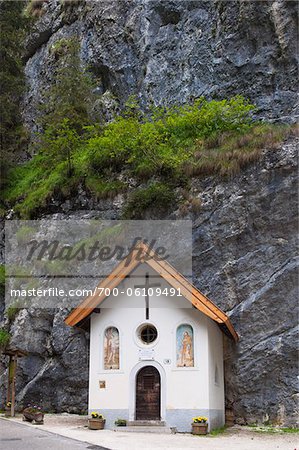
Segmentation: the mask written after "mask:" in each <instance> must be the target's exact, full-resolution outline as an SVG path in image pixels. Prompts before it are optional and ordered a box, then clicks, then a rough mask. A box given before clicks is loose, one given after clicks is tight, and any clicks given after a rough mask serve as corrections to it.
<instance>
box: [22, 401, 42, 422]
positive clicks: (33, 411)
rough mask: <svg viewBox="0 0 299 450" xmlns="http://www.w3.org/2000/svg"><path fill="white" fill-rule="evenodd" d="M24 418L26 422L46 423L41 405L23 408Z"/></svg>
mask: <svg viewBox="0 0 299 450" xmlns="http://www.w3.org/2000/svg"><path fill="white" fill-rule="evenodd" d="M23 420H24V421H25V422H33V421H34V423H35V424H36V425H42V424H43V423H44V413H43V411H42V409H41V408H40V407H39V406H30V405H28V406H27V407H26V408H25V409H24V410H23Z"/></svg>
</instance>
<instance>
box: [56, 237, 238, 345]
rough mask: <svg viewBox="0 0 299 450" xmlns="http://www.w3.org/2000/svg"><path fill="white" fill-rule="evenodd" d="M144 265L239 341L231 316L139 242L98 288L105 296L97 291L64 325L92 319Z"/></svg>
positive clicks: (76, 309)
mask: <svg viewBox="0 0 299 450" xmlns="http://www.w3.org/2000/svg"><path fill="white" fill-rule="evenodd" d="M142 263H145V264H148V266H150V267H151V268H152V269H153V270H154V271H155V272H157V273H158V274H159V275H160V276H161V277H162V278H164V279H165V280H166V281H167V283H169V285H170V286H172V287H174V288H175V289H180V292H181V294H182V295H183V296H184V297H185V298H186V299H187V300H189V301H190V302H191V303H192V305H193V306H194V307H195V308H196V309H198V310H199V311H201V312H202V313H203V314H205V315H206V316H208V317H209V318H211V319H212V320H214V321H215V322H216V323H217V324H218V325H219V327H220V329H221V330H222V331H223V332H224V333H226V334H227V335H228V336H230V337H231V338H233V339H234V340H235V341H236V342H237V341H238V339H239V337H238V334H237V332H236V331H235V329H234V327H233V325H232V323H231V321H230V320H229V317H228V316H227V315H226V314H225V313H224V312H223V311H222V310H221V309H220V308H218V306H216V305H215V304H214V303H213V302H212V301H211V300H210V299H208V298H207V297H206V296H205V295H203V294H202V293H201V292H200V291H199V290H198V289H197V288H196V287H195V286H193V285H192V284H191V283H190V282H189V281H188V280H187V279H186V278H185V277H184V276H183V275H182V274H180V273H179V272H178V271H177V270H176V269H175V268H174V267H173V266H172V265H171V264H170V263H169V262H167V261H165V260H161V258H160V257H159V256H158V255H157V254H156V253H155V252H154V251H153V250H151V249H150V248H149V247H148V246H147V245H146V244H144V243H143V242H139V243H137V244H136V246H135V247H134V248H133V249H132V251H131V252H130V253H129V255H128V256H127V257H126V258H124V259H123V260H122V261H121V262H120V263H119V264H118V265H117V266H116V267H115V268H114V270H113V271H112V272H111V273H110V275H108V276H107V278H105V279H104V280H102V281H101V282H100V283H99V285H98V288H103V291H102V294H101V295H98V292H96V293H95V294H94V295H91V296H89V297H87V298H86V299H85V300H84V301H83V302H82V303H81V304H80V305H79V306H78V307H77V308H75V309H74V310H73V311H72V312H71V313H70V314H69V315H68V317H67V318H66V319H65V323H66V324H67V325H70V326H75V325H78V324H79V323H80V322H82V320H84V319H85V318H86V317H87V316H89V315H90V314H91V313H92V312H93V311H94V309H95V308H97V307H99V305H100V304H101V302H103V300H105V298H106V295H105V288H108V289H110V291H112V289H113V288H115V287H117V286H118V285H119V283H120V282H121V281H122V280H123V279H124V278H126V277H127V276H128V275H129V274H130V273H131V272H132V271H133V270H134V269H135V268H136V267H137V266H138V265H139V264H142ZM108 289H107V290H106V292H107V291H108Z"/></svg>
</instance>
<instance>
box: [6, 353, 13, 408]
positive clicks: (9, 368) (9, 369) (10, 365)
mask: <svg viewBox="0 0 299 450" xmlns="http://www.w3.org/2000/svg"><path fill="white" fill-rule="evenodd" d="M11 369H12V357H11V355H9V363H8V377H7V394H6V405H5V410H6V411H7V409H8V406H7V405H8V403H9V402H11V374H12V370H11ZM7 414H8V412H7ZM10 415H11V407H10Z"/></svg>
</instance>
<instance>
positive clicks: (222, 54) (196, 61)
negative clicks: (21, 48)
mask: <svg viewBox="0 0 299 450" xmlns="http://www.w3.org/2000/svg"><path fill="white" fill-rule="evenodd" d="M62 3H63V2H58V1H57V0H51V1H49V2H45V3H44V6H43V10H44V15H43V16H41V18H40V19H39V20H38V22H37V23H36V25H35V29H34V31H33V32H32V34H31V36H30V38H29V39H28V43H27V54H26V58H27V64H26V74H27V77H28V82H29V88H30V90H29V94H28V96H27V98H26V102H25V110H24V116H25V119H26V121H27V123H28V125H29V127H30V128H31V129H34V127H35V120H34V119H35V117H36V104H37V102H38V101H39V100H40V96H39V94H40V92H42V90H43V88H44V87H46V86H47V85H48V83H49V82H50V80H51V77H52V71H51V69H52V66H53V58H54V56H53V51H52V49H53V46H54V47H55V44H56V43H57V42H58V41H59V40H61V39H62V38H65V37H68V36H71V35H77V36H78V37H79V39H80V42H81V56H82V61H83V62H84V63H85V64H87V65H88V66H89V68H90V69H91V70H92V72H93V74H94V76H95V78H96V82H97V91H98V93H99V94H105V96H104V99H103V101H104V105H106V106H109V104H110V106H111V96H113V97H115V99H116V101H117V102H119V103H120V104H122V103H123V102H124V101H125V100H126V99H127V97H128V96H129V95H130V94H136V95H138V96H139V97H140V101H141V104H145V103H149V102H153V103H155V104H171V103H184V102H186V101H187V100H188V99H190V98H192V97H199V96H201V95H205V96H207V97H213V96H215V97H218V98H219V97H220V98H221V97H229V96H232V95H235V94H238V93H239V94H242V95H244V96H246V97H249V98H250V99H251V100H252V101H253V102H254V103H255V104H256V105H257V107H258V114H259V116H261V117H267V118H276V119H282V118H284V119H286V118H292V117H294V116H295V115H296V111H295V102H296V99H295V93H296V83H297V64H296V42H297V34H296V24H297V18H296V15H297V3H296V2H295V1H294V2H292V1H283V0H277V1H243V0H241V1H231V0H229V1H222V0H215V1H199V0H195V1H192V0H186V1H184V0H181V1H174V0H163V1H161V0H113V1H110V2H108V1H88V2H84V1H83V2H82V1H81V2H79V3H78V2H73V4H72V2H65V4H66V5H64V6H63V4H62ZM109 99H110V101H109ZM112 103H113V102H112ZM108 109H109V108H108Z"/></svg>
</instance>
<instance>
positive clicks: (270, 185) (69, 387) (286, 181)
mask: <svg viewBox="0 0 299 450" xmlns="http://www.w3.org/2000/svg"><path fill="white" fill-rule="evenodd" d="M44 9H45V14H44V15H43V16H42V17H41V18H40V19H39V20H38V22H37V23H36V25H35V30H34V32H33V33H32V34H31V36H30V37H29V39H28V44H27V64H26V74H27V78H28V86H29V92H28V95H27V96H26V98H25V102H24V118H25V121H26V123H27V125H28V126H29V128H30V129H31V130H33V131H34V129H35V127H36V125H35V119H36V109H35V108H36V104H37V103H38V102H39V101H40V100H41V99H40V93H41V92H42V90H43V88H44V87H46V86H47V84H49V83H50V82H51V79H52V62H51V58H53V52H51V48H52V47H53V45H54V44H55V42H57V41H59V40H61V39H62V38H64V37H67V36H70V35H73V34H77V35H78V36H79V38H80V41H81V55H82V61H83V62H84V63H86V64H89V66H90V67H91V70H92V71H93V73H94V75H95V77H96V80H97V85H98V93H99V94H103V96H102V97H100V101H101V102H102V103H101V104H102V105H104V106H103V108H104V114H106V115H107V116H109V108H110V107H111V105H112V106H113V104H114V105H115V101H116V103H119V104H120V106H121V105H122V104H123V102H124V101H125V100H126V98H127V96H128V95H129V94H131V93H136V94H137V95H138V96H139V97H140V99H141V102H142V103H143V104H145V103H146V102H150V101H152V102H154V103H156V104H161V103H183V102H184V101H186V100H187V99H188V98H190V97H198V96H200V95H206V96H217V97H227V96H230V95H233V94H236V93H240V94H242V95H244V96H249V97H250V98H251V100H252V101H253V102H255V103H256V104H257V106H258V114H259V115H260V116H261V117H267V118H270V119H279V120H280V119H282V118H284V119H285V120H293V119H294V117H295V115H296V113H295V95H294V94H295V89H296V79H297V76H296V64H295V50H296V49H295V43H296V35H295V24H296V18H295V13H296V3H295V2H290V1H274V2H267V1H252V2H250V1H249V2H248V1H227V2H225V1H214V2H212V1H180V2H177V1H158V0H153V1H141V0H139V1H137V0H136V1H126V0H117V1H116V0H115V1H113V2H103V1H98V2H86V3H84V2H80V3H79V4H77V5H76V6H72V5H67V6H64V7H63V6H61V4H60V3H58V2H56V1H50V2H48V3H46V4H45V5H44ZM111 94H112V95H113V96H114V97H115V98H116V100H113V101H112V100H111ZM296 176H297V159H296V141H295V140H290V141H289V142H288V143H285V145H283V146H282V147H281V148H279V149H277V150H275V151H274V150H268V151H267V150H265V152H264V155H263V157H262V159H261V161H260V162H259V163H258V164H256V165H255V166H252V167H251V168H249V169H247V170H246V171H245V172H244V173H243V174H241V175H239V176H237V177H235V178H234V179H233V180H231V181H219V180H217V179H215V178H208V179H205V180H201V181H199V180H197V181H194V182H193V186H192V194H193V195H194V196H195V197H199V198H200V199H201V203H202V207H201V210H200V212H199V213H196V214H194V215H193V216H192V219H193V220H194V254H193V261H194V263H193V270H194V272H193V273H194V283H195V284H196V286H197V287H198V288H199V289H200V290H202V291H203V292H204V293H205V294H207V295H208V296H210V297H211V298H212V299H213V300H214V301H215V302H216V303H217V304H218V305H219V306H220V307H221V308H223V309H224V310H225V311H228V313H229V314H230V316H231V319H232V321H233V323H234V325H235V327H236V329H237V331H238V333H239V334H240V342H239V344H238V345H236V346H235V345H233V344H232V343H231V342H230V341H229V340H226V356H225V377H226V387H227V392H226V401H227V406H228V407H232V408H233V409H234V411H235V415H236V419H237V421H238V422H240V423H242V422H246V421H248V422H253V421H255V420H258V421H267V420H270V421H273V422H277V423H281V424H285V425H291V424H294V423H295V422H296V417H297V415H296V397H295V395H296V387H297V386H296V377H297V373H298V367H297V356H296V354H295V344H296V339H295V330H296V328H295V327H296V314H295V308H296V306H297V300H296V292H295V289H294V286H295V284H296V275H295V264H296V262H295V259H294V256H293V255H294V253H295V246H296V231H297V224H296V211H297V208H296V200H297V186H296ZM122 201H123V199H122V197H121V196H119V197H117V198H116V199H114V200H107V201H101V202H96V203H95V202H92V203H91V202H90V201H89V200H88V198H87V197H86V195H85V193H84V192H80V193H79V195H78V197H77V198H76V199H70V200H68V201H67V202H66V203H65V204H63V205H60V204H58V203H57V204H56V205H54V206H53V211H54V213H55V214H53V215H52V216H51V217H52V218H56V219H59V218H66V217H70V218H81V217H84V218H117V217H119V214H120V208H121V206H122ZM178 214H179V213H178V211H173V212H172V214H171V217H172V218H175V217H177V216H178ZM152 218H154V217H152ZM65 314H66V311H64V310H57V311H53V310H43V311H40V312H37V311H31V310H23V311H21V312H19V313H18V314H17V316H16V317H15V319H14V320H13V321H12V323H11V333H12V336H13V338H12V343H13V344H14V343H15V344H18V345H19V346H22V347H23V348H24V349H25V350H28V351H29V352H30V354H29V356H28V357H26V358H24V359H22V360H21V361H20V368H19V374H18V379H17V384H18V386H19V393H18V397H17V399H18V402H19V405H22V404H24V403H27V402H32V401H36V402H39V403H40V402H41V403H42V404H43V406H44V407H45V408H46V409H48V410H56V411H63V410H64V411H66V410H67V411H73V412H80V411H83V410H84V409H86V407H87V380H88V333H86V332H84V331H83V330H78V329H77V330H73V329H70V328H68V327H66V326H65V325H64V324H63V318H64V316H65ZM1 364H2V365H1V368H2V369H3V370H4V368H5V365H4V360H2V363H1ZM5 377H6V374H5V373H4V375H2V377H1V386H0V388H1V392H2V393H3V392H4V382H5Z"/></svg>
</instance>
